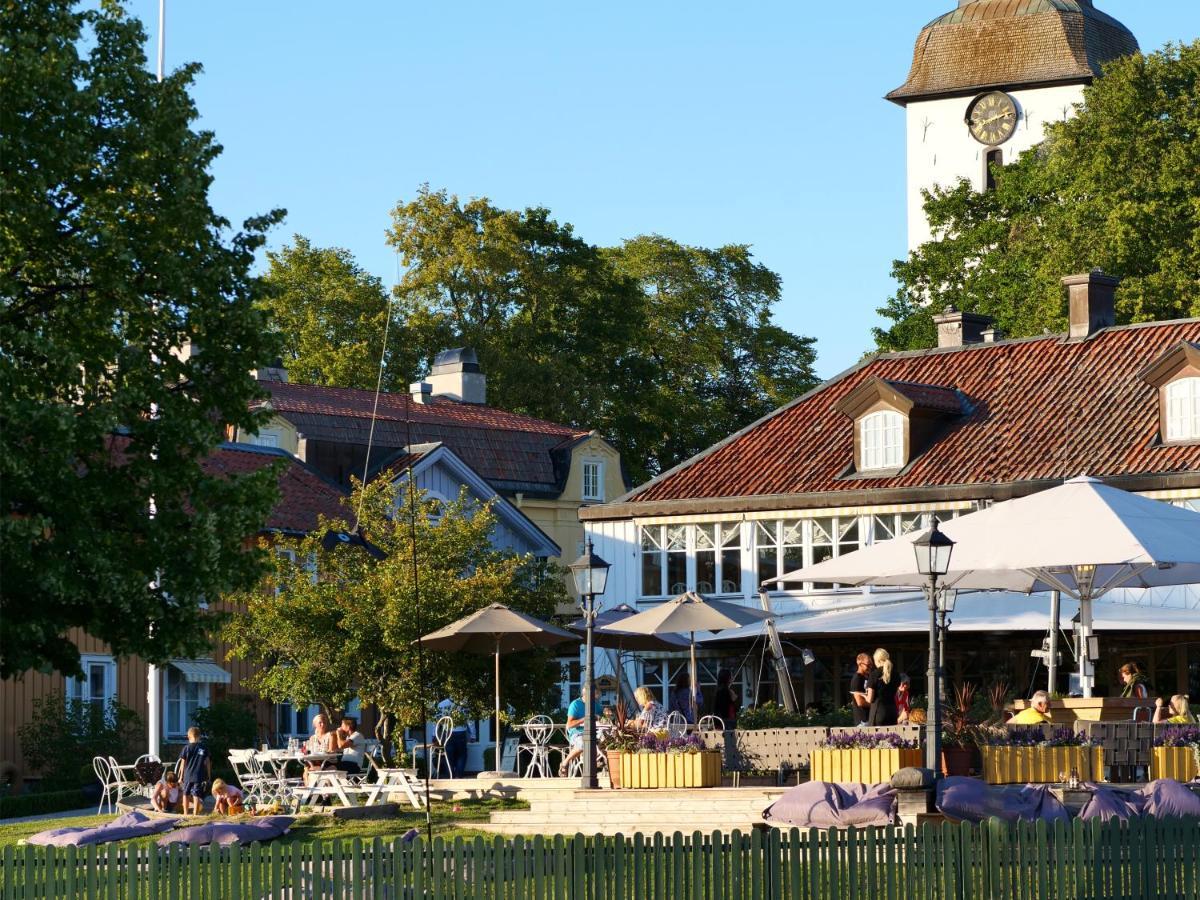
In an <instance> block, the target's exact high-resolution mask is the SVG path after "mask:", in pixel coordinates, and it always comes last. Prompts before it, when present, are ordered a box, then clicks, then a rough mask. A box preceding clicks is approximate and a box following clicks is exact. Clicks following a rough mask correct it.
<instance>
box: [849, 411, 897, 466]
mask: <svg viewBox="0 0 1200 900" xmlns="http://www.w3.org/2000/svg"><path fill="white" fill-rule="evenodd" d="M904 424H905V418H904V416H902V415H901V414H900V413H898V412H894V411H892V410H886V409H885V410H880V411H878V412H873V413H870V414H869V415H866V416H863V417H862V418H861V419H859V420H858V448H859V449H858V454H859V458H858V468H859V469H860V470H863V471H869V470H873V469H898V468H900V467H901V466H902V465H904Z"/></svg>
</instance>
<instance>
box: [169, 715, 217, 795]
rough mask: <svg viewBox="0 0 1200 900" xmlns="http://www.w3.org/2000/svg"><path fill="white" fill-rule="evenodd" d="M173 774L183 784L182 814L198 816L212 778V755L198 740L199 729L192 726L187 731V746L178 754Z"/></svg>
mask: <svg viewBox="0 0 1200 900" xmlns="http://www.w3.org/2000/svg"><path fill="white" fill-rule="evenodd" d="M175 774H176V776H178V778H179V780H180V781H182V782H183V814H184V815H185V816H188V815H195V816H198V815H200V814H201V813H202V812H204V798H205V797H206V796H207V795H208V782H209V780H210V779H211V778H212V754H211V753H209V752H208V747H206V746H204V743H203V742H202V741H201V740H200V729H199V728H196V727H195V726H194V725H193V726H192V727H191V728H189V729H188V742H187V746H185V747H184V748H183V750H181V751H180V753H179V762H177V763H176V764H175Z"/></svg>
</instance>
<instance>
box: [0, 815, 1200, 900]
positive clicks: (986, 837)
mask: <svg viewBox="0 0 1200 900" xmlns="http://www.w3.org/2000/svg"><path fill="white" fill-rule="evenodd" d="M0 866H2V868H0V879H2V880H0V895H2V896H3V897H5V898H16V897H22V898H24V897H44V898H49V900H54V898H72V900H76V898H79V900H100V898H104V900H118V898H120V900H132V898H140V897H150V898H158V897H163V898H166V897H170V898H172V900H218V898H220V900H225V898H231V900H233V898H247V900H249V898H254V900H258V898H266V897H272V898H288V900H299V898H302V897H303V898H338V900H341V898H389V900H391V898H430V900H468V898H489V900H534V898H538V900H599V898H605V900H626V898H627V900H635V898H663V900H665V898H679V900H717V898H721V900H764V898H781V897H788V898H795V900H806V898H807V900H826V898H829V900H834V898H836V900H856V898H862V900H883V898H887V900H951V898H956V900H958V898H961V900H970V898H995V897H1021V898H1028V900H1068V898H1071V900H1075V898H1085V897H1086V898H1109V897H1114V898H1115V897H1123V898H1151V897H1196V896H1197V895H1198V894H1197V892H1198V891H1200V821H1155V820H1138V821H1135V822H1132V823H1130V824H1123V823H1120V822H1111V823H1106V824H1105V823H1100V822H1099V821H1093V822H1089V823H1083V822H1078V821H1077V822H1075V823H1073V824H1072V825H1064V824H1059V825H1056V826H1051V827H1047V826H1046V825H1045V824H1044V823H1038V824H1037V825H1033V824H1024V825H1020V826H1010V825H1005V824H1001V823H994V824H985V825H982V826H979V825H969V824H960V825H951V824H943V825H932V824H927V825H924V826H922V827H921V828H920V829H914V828H913V827H912V826H908V827H906V828H881V829H876V828H866V829H861V830H858V829H853V828H849V829H845V830H843V831H817V830H815V829H813V830H807V831H799V830H795V829H793V830H792V831H790V832H781V831H766V830H763V831H753V832H751V833H749V834H745V833H738V832H734V833H733V834H732V835H721V834H719V833H717V834H701V833H699V832H695V833H693V834H691V835H684V834H682V833H680V832H675V833H674V834H673V835H670V836H664V835H662V834H655V835H653V836H642V835H640V834H639V835H635V836H633V837H631V838H630V837H619V836H618V837H615V838H614V837H600V836H595V837H588V836H584V835H582V834H577V835H575V836H573V837H562V836H559V837H554V838H543V837H533V838H521V837H517V838H511V839H510V838H501V837H495V838H490V839H485V838H483V837H477V838H473V839H463V838H461V837H457V838H454V839H453V840H444V839H442V838H434V840H433V841H432V842H430V843H426V842H425V841H423V840H421V839H417V840H414V841H412V842H411V843H406V842H404V841H402V840H397V841H388V842H384V841H381V840H378V839H377V840H374V841H370V842H363V841H360V840H354V841H352V842H346V843H343V842H335V843H316V844H298V843H296V844H273V845H266V846H259V845H252V846H249V847H244V848H242V847H237V846H233V847H225V848H213V849H208V848H196V847H191V848H186V849H181V848H175V849H171V850H160V849H157V848H152V847H137V846H132V847H131V846H102V847H99V848H97V847H88V848H86V849H83V850H76V849H75V848H68V849H65V850H56V849H53V848H41V847H31V846H26V847H13V846H7V847H5V848H4V851H3V856H2V859H0Z"/></svg>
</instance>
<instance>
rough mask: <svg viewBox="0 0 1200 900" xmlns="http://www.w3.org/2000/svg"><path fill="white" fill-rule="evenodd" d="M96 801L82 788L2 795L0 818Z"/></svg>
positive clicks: (38, 814) (30, 814) (91, 804)
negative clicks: (10, 795)
mask: <svg viewBox="0 0 1200 900" xmlns="http://www.w3.org/2000/svg"><path fill="white" fill-rule="evenodd" d="M93 805H95V801H94V800H93V799H91V798H89V797H88V796H87V795H86V794H85V793H84V792H83V791H81V790H78V789H76V790H71V791H46V792H39V793H36V794H25V795H23V796H21V797H0V819H15V818H19V817H21V816H40V815H42V814H44V813H54V812H65V811H66V810H71V809H82V808H83V807H85V806H87V807H90V806H93Z"/></svg>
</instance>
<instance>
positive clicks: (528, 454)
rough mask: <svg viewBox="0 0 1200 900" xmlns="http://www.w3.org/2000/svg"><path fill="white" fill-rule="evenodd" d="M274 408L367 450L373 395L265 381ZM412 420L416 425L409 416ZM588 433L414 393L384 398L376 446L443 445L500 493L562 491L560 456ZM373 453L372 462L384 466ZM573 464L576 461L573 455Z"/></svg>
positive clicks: (307, 430)
mask: <svg viewBox="0 0 1200 900" xmlns="http://www.w3.org/2000/svg"><path fill="white" fill-rule="evenodd" d="M259 385H260V386H261V387H262V388H263V389H265V390H266V391H268V392H269V393H270V394H271V400H270V403H271V408H272V409H274V410H275V411H276V412H277V413H279V414H281V415H282V416H283V417H284V418H286V419H287V420H288V421H290V422H291V423H292V424H293V425H295V427H296V428H297V429H298V430H299V431H300V433H301V434H303V435H304V436H305V437H307V438H308V439H309V440H316V441H324V442H328V443H331V444H353V445H359V446H365V445H366V443H367V437H368V433H369V431H370V424H371V410H372V408H373V406H374V402H375V393H374V392H373V391H363V390H356V389H353V388H333V387H322V386H320V385H312V384H295V383H291V382H280V381H259ZM409 416H411V426H410V424H409V423H408V422H407V421H406V418H407V417H409ZM588 433H589V432H588V431H586V430H581V429H578V428H573V427H571V426H568V425H559V424H556V423H554V422H547V421H545V420H544V419H535V418H533V417H532V416H524V415H520V414H519V413H511V412H506V411H504V410H500V409H494V408H492V407H490V406H482V405H477V404H471V403H460V402H458V401H456V400H449V399H447V398H444V397H434V398H433V399H432V400H431V401H430V402H429V403H413V402H412V400H411V398H410V397H409V395H408V394H381V395H380V397H379V408H378V411H377V414H376V423H375V435H374V446H375V447H376V448H380V449H386V448H390V449H389V450H388V454H387V455H390V453H391V452H394V451H395V450H397V449H400V448H403V447H406V446H408V445H410V444H421V443H436V442H441V443H444V444H445V445H446V446H447V447H449V448H450V449H451V450H453V451H454V453H455V454H457V455H458V456H459V457H460V458H461V459H462V460H463V461H464V462H465V463H467V465H469V466H470V467H471V468H472V469H474V470H475V471H476V472H478V473H479V474H480V475H482V476H483V477H484V478H486V479H487V480H488V481H490V482H492V483H493V485H495V486H496V487H497V489H500V490H524V491H538V490H541V491H545V492H548V493H554V494H557V493H559V492H561V482H562V481H563V479H564V478H565V468H564V460H563V459H556V458H555V454H556V451H561V450H563V448H565V447H569V446H570V444H571V443H573V442H574V441H576V440H579V439H580V438H583V437H586V436H587V435H588ZM383 458H384V457H383V456H379V457H376V456H375V454H374V453H373V454H372V463H373V464H374V465H377V460H380V459H383ZM566 461H567V462H569V457H567V458H566Z"/></svg>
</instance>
